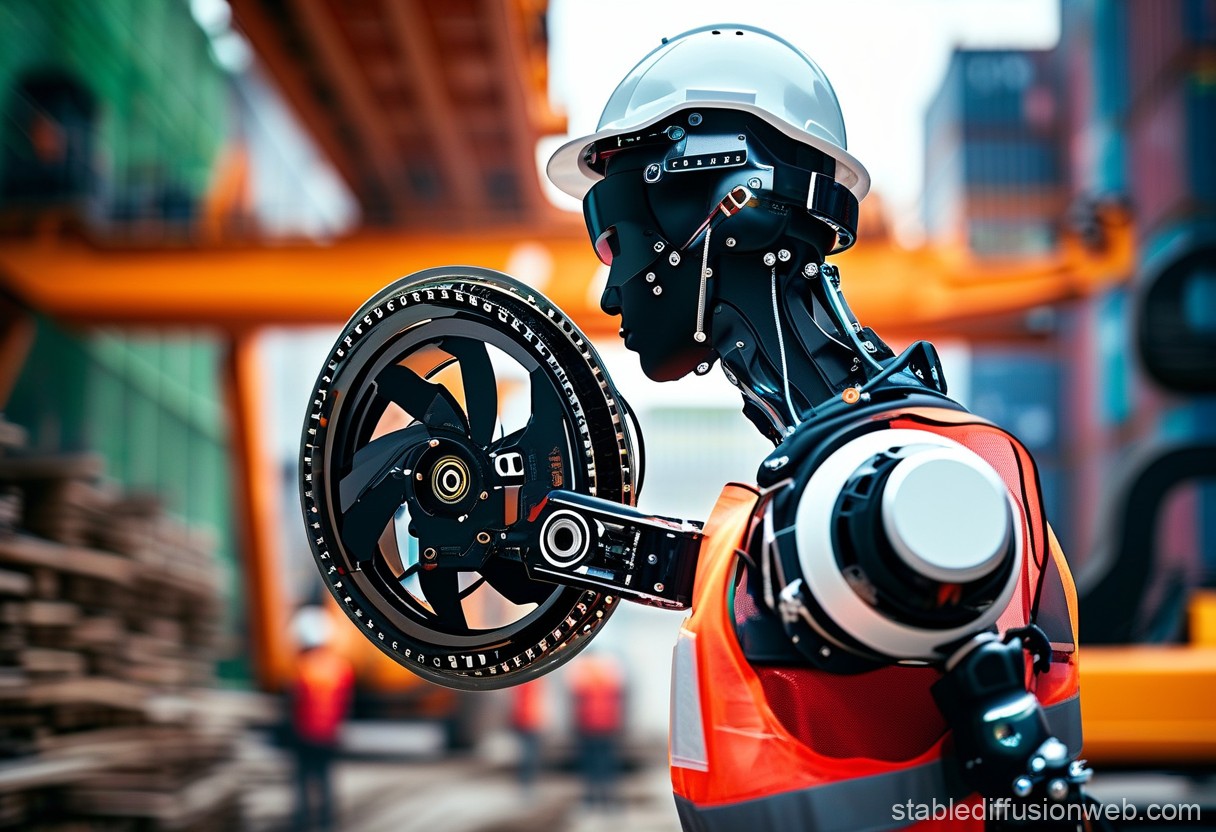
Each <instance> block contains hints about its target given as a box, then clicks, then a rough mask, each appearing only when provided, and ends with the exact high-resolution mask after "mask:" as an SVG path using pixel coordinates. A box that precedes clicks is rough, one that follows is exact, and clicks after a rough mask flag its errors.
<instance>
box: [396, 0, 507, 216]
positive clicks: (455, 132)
mask: <svg viewBox="0 0 1216 832" xmlns="http://www.w3.org/2000/svg"><path fill="white" fill-rule="evenodd" d="M384 12H385V14H386V15H387V16H388V19H389V22H390V24H391V27H390V28H391V30H392V34H393V36H394V40H395V42H396V44H397V47H398V49H400V51H401V53H402V61H404V64H405V66H407V67H408V68H409V77H410V87H411V89H413V90H414V92H416V93H417V95H418V98H419V100H420V101H421V102H422V105H423V109H424V110H425V111H426V118H425V119H423V121H425V122H426V123H425V124H424V125H423V129H424V131H425V133H426V135H427V136H428V138H429V140H430V145H431V147H432V148H434V151H435V155H436V156H437V157H438V158H439V161H440V164H441V165H442V167H443V179H444V181H445V182H448V183H450V185H451V187H452V197H453V202H454V203H455V204H456V206H457V208H459V209H460V210H463V211H467V210H475V209H479V208H480V203H481V202H482V201H483V200H484V196H483V191H484V187H483V185H482V184H481V183H480V182H479V181H478V176H477V172H478V165H477V159H476V158H475V157H474V155H473V154H472V153H471V152H470V151H469V148H468V143H467V142H466V141H465V138H464V133H463V132H462V130H463V127H464V126H463V125H462V124H460V123H459V122H458V120H457V117H456V114H455V112H453V108H452V106H451V100H450V93H449V92H448V84H447V83H446V81H445V80H444V77H443V71H442V66H443V60H442V56H441V55H439V54H438V50H437V49H436V48H435V38H434V36H433V34H432V33H431V28H430V22H429V20H428V19H427V14H426V10H425V9H424V8H423V5H422V3H421V2H420V0H387V2H385V3H384Z"/></svg>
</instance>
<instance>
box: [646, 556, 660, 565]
mask: <svg viewBox="0 0 1216 832" xmlns="http://www.w3.org/2000/svg"><path fill="white" fill-rule="evenodd" d="M646 562H647V563H649V564H650V565H651V566H654V565H655V564H656V563H658V562H659V556H658V555H647V556H646Z"/></svg>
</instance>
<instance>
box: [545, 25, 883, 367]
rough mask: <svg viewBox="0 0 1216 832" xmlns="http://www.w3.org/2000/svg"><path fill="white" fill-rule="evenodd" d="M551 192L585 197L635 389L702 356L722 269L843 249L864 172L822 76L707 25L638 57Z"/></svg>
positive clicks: (559, 169)
mask: <svg viewBox="0 0 1216 832" xmlns="http://www.w3.org/2000/svg"><path fill="white" fill-rule="evenodd" d="M548 175H549V178H550V179H551V180H552V181H553V182H554V184H556V185H557V186H558V187H559V188H561V189H562V190H563V191H565V192H566V193H568V194H571V195H572V196H576V197H579V198H581V199H583V209H584V217H585V219H586V222H587V228H588V231H589V233H590V236H591V241H592V243H593V244H594V246H595V249H596V253H597V255H598V256H599V257H600V259H601V260H602V261H603V262H604V263H605V264H606V265H608V266H609V267H610V269H611V271H610V273H609V279H608V284H607V287H606V289H605V291H604V295H603V298H602V300H601V306H602V307H603V308H604V311H606V312H608V313H609V314H620V315H621V318H622V321H621V323H622V327H621V329H622V335H623V337H624V338H625V344H626V346H627V347H629V348H630V349H632V350H634V351H636V352H638V353H639V356H640V358H641V362H642V367H643V369H644V370H645V371H646V373H647V375H649V376H650V377H651V378H653V379H655V380H657V381H667V380H671V379H676V378H680V377H681V376H683V375H685V374H687V373H688V372H689V371H690V370H692V369H694V368H695V367H697V366H698V365H699V364H701V363H703V362H707V361H708V360H709V359H710V358H711V357H712V355H713V344H712V339H711V338H710V334H711V333H710V332H709V321H708V315H707V306H708V305H709V303H710V302H711V300H712V298H713V297H714V294H713V292H714V286H713V280H712V277H713V272H714V270H715V268H716V267H717V265H718V261H719V259H720V258H721V257H722V256H723V255H724V254H725V255H732V256H733V255H742V254H745V253H748V252H758V251H769V250H771V249H773V248H776V247H777V243H778V242H779V241H783V240H786V239H790V238H797V239H799V240H802V241H804V243H805V244H807V245H809V246H810V247H811V248H812V249H813V250H814V255H813V256H818V257H820V258H821V257H822V256H824V255H826V254H830V253H833V252H836V251H842V250H844V249H845V248H847V247H848V246H850V245H852V243H853V240H854V234H855V229H856V222H857V203H858V200H860V199H861V198H862V197H864V196H865V194H866V192H867V191H868V189H869V175H868V174H867V173H866V171H865V168H863V167H862V166H861V164H860V163H859V162H858V161H857V160H856V159H854V158H853V157H852V156H851V155H849V153H848V152H847V151H846V150H845V132H844V121H843V118H842V116H841V112H840V106H839V104H838V103H837V101H836V96H835V93H834V92H833V91H832V87H831V85H830V84H829V83H828V80H827V78H826V77H825V76H824V75H823V73H822V71H821V70H820V69H819V68H818V67H817V66H816V65H815V64H814V63H813V62H812V61H811V60H810V59H809V58H807V57H806V55H804V54H803V53H802V52H800V51H799V50H798V49H796V48H795V47H793V46H792V45H790V44H789V43H788V42H786V41H784V40H782V39H780V38H778V37H776V36H774V35H772V34H770V33H768V32H765V31H763V30H760V29H755V28H752V27H748V26H717V27H704V28H701V29H696V30H693V31H691V32H687V33H685V34H683V35H680V36H678V37H676V38H673V39H671V40H668V41H665V42H664V44H663V45H662V46H660V47H659V48H658V49H656V50H655V51H653V52H652V53H650V55H648V56H647V57H646V58H644V59H643V60H642V62H641V63H639V64H638V65H637V66H636V67H634V69H633V70H632V71H631V72H630V73H629V75H628V76H627V77H626V78H625V80H624V81H622V82H621V83H620V85H619V86H618V87H617V89H616V91H615V92H614V93H613V94H612V96H611V98H610V99H609V100H608V104H607V106H606V107H605V108H604V113H603V115H602V116H601V118H600V124H599V130H598V131H597V132H596V133H594V134H592V135H590V136H586V137H584V138H581V139H577V140H575V141H573V142H570V143H568V144H566V145H565V146H563V147H562V148H561V149H559V150H558V151H557V153H555V154H554V155H553V158H552V159H550V160H549V165H548Z"/></svg>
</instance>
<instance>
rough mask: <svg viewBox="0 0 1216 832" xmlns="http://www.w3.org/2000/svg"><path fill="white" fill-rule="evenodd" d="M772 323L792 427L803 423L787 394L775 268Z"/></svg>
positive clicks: (787, 383)
mask: <svg viewBox="0 0 1216 832" xmlns="http://www.w3.org/2000/svg"><path fill="white" fill-rule="evenodd" d="M772 322H773V324H775V325H776V327H777V352H778V353H779V354H781V380H782V383H783V384H784V387H786V405H788V406H789V416H790V418H793V420H794V427H798V426H799V425H801V423H803V420H800V418H799V417H798V410H796V409H795V407H794V399H793V397H790V394H789V370H788V369H787V367H786V338H784V337H783V336H782V335H781V314H779V313H778V310H777V266H776V265H773V268H772Z"/></svg>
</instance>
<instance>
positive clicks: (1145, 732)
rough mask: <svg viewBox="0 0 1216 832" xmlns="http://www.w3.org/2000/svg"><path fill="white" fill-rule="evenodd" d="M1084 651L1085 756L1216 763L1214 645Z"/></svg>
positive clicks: (1164, 762) (1138, 761) (1126, 760)
mask: <svg viewBox="0 0 1216 832" xmlns="http://www.w3.org/2000/svg"><path fill="white" fill-rule="evenodd" d="M1080 658H1081V720H1082V725H1083V729H1084V732H1085V744H1084V756H1085V757H1088V758H1089V759H1090V760H1092V761H1094V762H1097V763H1135V764H1147V763H1160V764H1162V765H1172V766H1176V765H1180V764H1198V763H1206V764H1211V763H1214V762H1216V710H1214V709H1213V708H1212V698H1213V694H1214V693H1216V647H1210V646H1209V647H1198V646H1133V647H1106V646H1102V647H1098V646H1091V647H1084V646H1082V648H1081V657H1080Z"/></svg>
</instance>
